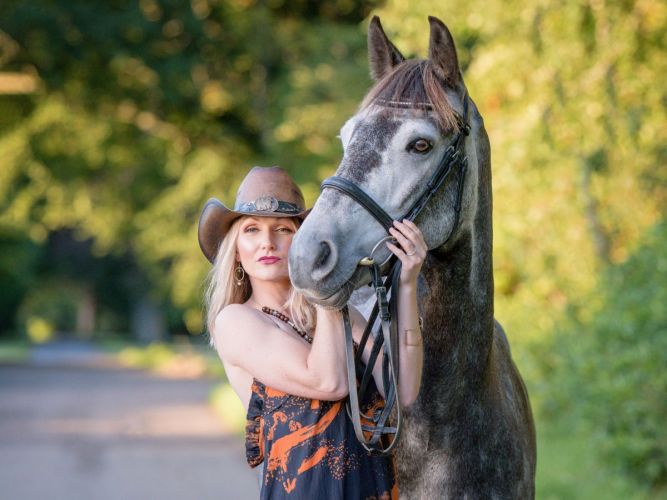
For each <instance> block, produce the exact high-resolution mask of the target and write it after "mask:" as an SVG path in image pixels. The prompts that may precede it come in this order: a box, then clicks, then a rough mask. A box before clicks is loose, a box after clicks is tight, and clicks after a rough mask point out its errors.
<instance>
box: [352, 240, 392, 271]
mask: <svg viewBox="0 0 667 500" xmlns="http://www.w3.org/2000/svg"><path fill="white" fill-rule="evenodd" d="M387 241H391V242H392V243H393V244H394V245H395V244H396V243H398V242H397V241H396V238H394V237H393V236H385V237H384V238H382V239H381V240H380V241H378V242H377V243H376V244H375V246H374V247H373V250H371V254H370V255H369V256H368V257H364V258H363V259H361V260H360V261H359V265H360V266H372V265H373V264H375V259H373V254H375V252H377V250H378V249H379V248H380V246H381V245H382V244H383V243H385V242H387ZM391 256H392V254H391V252H390V253H389V257H387V259H386V260H385V261H384V262H383V263H382V264H381V266H380V267H382V266H384V265H385V264H386V263H387V262H388V261H389V259H391Z"/></svg>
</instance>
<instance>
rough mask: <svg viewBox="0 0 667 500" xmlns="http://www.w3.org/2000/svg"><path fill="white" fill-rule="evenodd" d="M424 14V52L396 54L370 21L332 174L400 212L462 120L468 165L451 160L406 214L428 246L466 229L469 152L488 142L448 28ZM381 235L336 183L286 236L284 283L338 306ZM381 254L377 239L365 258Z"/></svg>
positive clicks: (471, 184) (473, 168) (473, 180)
mask: <svg viewBox="0 0 667 500" xmlns="http://www.w3.org/2000/svg"><path fill="white" fill-rule="evenodd" d="M429 21H430V25H431V35H430V48H429V58H428V59H427V60H416V59H412V60H405V59H404V57H403V56H402V55H401V53H400V52H399V51H398V50H397V49H396V47H395V46H394V45H393V44H392V43H391V42H390V41H389V39H388V38H387V36H386V35H385V33H384V31H383V30H382V26H381V25H380V21H379V19H378V18H377V17H376V18H373V20H372V21H371V25H370V28H369V32H368V44H369V59H370V65H371V75H372V76H373V78H374V80H375V81H376V83H375V85H374V87H373V88H372V89H371V90H370V92H369V93H368V95H367V96H366V99H365V100H364V102H363V103H362V105H361V107H360V110H359V112H358V113H357V114H356V115H354V116H353V117H352V118H350V119H349V120H348V121H347V123H345V125H344V126H343V128H342V129H341V132H340V138H341V141H342V143H343V149H344V155H343V159H342V161H341V163H340V165H339V167H338V170H337V171H336V176H338V177H341V178H343V179H347V180H348V181H350V182H352V183H354V184H355V185H356V186H358V187H359V188H361V189H362V190H363V191H365V192H366V193H367V194H368V195H369V196H370V197H371V198H372V199H374V200H375V201H376V202H377V203H378V204H379V205H380V206H381V207H382V208H383V209H384V210H385V211H386V213H387V214H389V215H390V216H391V217H392V218H394V219H398V218H401V217H403V216H405V215H406V213H407V212H408V211H409V210H410V209H411V208H412V207H413V205H414V204H415V203H417V202H418V200H419V199H420V197H421V196H422V195H423V194H424V192H425V191H426V190H427V189H428V188H427V183H428V181H429V180H430V179H431V178H432V177H433V175H434V174H435V172H436V171H438V168H439V167H440V165H441V163H442V160H443V158H444V157H445V155H446V150H447V148H448V147H449V146H452V145H453V143H455V142H456V139H457V138H458V137H459V136H460V135H461V134H463V132H462V128H463V127H465V126H466V123H467V124H469V125H470V126H471V129H472V134H471V135H470V136H469V137H464V136H462V135H461V140H460V143H459V150H460V151H459V153H460V155H461V157H463V156H466V157H467V160H468V167H467V172H466V173H465V174H464V173H463V171H462V170H461V169H459V168H454V169H453V170H452V172H451V173H450V174H451V175H449V176H448V177H447V178H446V179H445V181H444V182H443V183H442V185H441V186H440V187H439V189H438V190H437V191H436V192H435V193H434V195H433V196H432V198H431V199H430V200H429V202H428V203H427V204H426V206H425V208H424V209H423V210H422V211H421V212H420V214H419V216H418V217H417V219H416V221H415V222H416V223H417V225H418V226H419V227H420V228H421V230H422V232H423V234H424V237H425V239H426V243H427V244H428V247H429V249H436V248H440V247H443V245H444V246H449V245H452V244H454V242H455V241H456V240H457V238H458V236H459V234H461V232H462V231H465V230H466V229H469V227H470V220H471V218H472V217H473V212H474V208H475V205H476V202H475V200H474V198H475V197H476V194H475V193H476V192H477V182H478V172H477V164H478V155H479V154H486V155H487V163H488V144H487V142H486V141H485V140H482V141H479V139H477V142H480V144H479V145H477V144H476V137H479V136H480V134H483V138H484V139H485V138H486V135H485V134H484V132H483V125H482V122H481V118H480V117H479V115H478V114H477V112H476V109H475V107H474V104H472V102H471V101H469V98H468V97H467V93H466V89H465V86H464V84H463V79H462V77H461V73H460V70H459V65H458V58H457V55H456V48H455V46H454V41H453V39H452V36H451V34H450V32H449V30H448V29H447V27H446V26H445V25H444V24H443V23H442V22H441V21H439V20H438V19H435V18H432V17H431V18H429ZM466 100H468V101H469V104H467V105H466V104H465V101H466ZM466 108H468V109H467V110H466ZM466 111H467V112H466ZM466 115H467V116H466ZM480 147H481V148H482V150H480V151H477V148H480ZM450 152H451V151H450ZM459 184H460V185H459ZM457 200H462V202H460V203H459V201H457ZM459 205H460V209H461V210H460V217H458V216H457V215H456V213H457V208H458V207H459ZM385 236H387V232H386V230H385V228H383V226H382V225H381V224H380V223H379V222H378V221H377V220H376V219H375V218H373V217H372V216H371V215H370V214H369V212H368V211H367V210H366V209H364V208H363V207H362V206H361V205H360V204H359V203H358V202H357V201H355V200H353V199H352V198H350V197H349V196H347V195H346V194H344V193H342V192H340V191H338V190H336V189H325V190H323V192H322V194H321V196H320V197H319V199H318V200H317V202H316V203H315V206H314V207H313V209H312V212H311V213H310V215H309V216H308V218H307V219H306V220H305V222H304V224H303V225H302V226H301V228H300V229H299V231H298V232H297V234H296V236H295V238H294V240H293V243H292V248H291V250H290V259H289V263H290V276H291V279H292V283H293V284H294V286H295V287H296V288H297V289H298V290H300V291H302V292H304V293H306V295H308V296H309V297H310V298H312V299H313V300H314V301H315V302H318V303H321V304H324V305H327V306H330V307H342V306H343V305H344V304H345V303H346V302H347V299H348V298H349V296H350V294H351V293H352V291H353V290H354V289H355V288H357V287H359V286H361V285H362V284H365V283H368V282H369V273H368V271H367V268H364V267H359V266H358V264H359V262H360V260H361V259H362V258H364V257H366V256H369V254H370V253H371V250H372V249H373V247H374V246H375V245H376V244H377V243H378V241H380V240H381V239H382V238H384V237H385ZM388 255H389V250H388V249H387V248H386V246H384V245H381V247H380V248H379V250H378V251H377V252H376V254H375V255H373V257H374V258H375V259H376V261H378V260H379V261H382V260H383V259H385V258H386V257H387V256H388Z"/></svg>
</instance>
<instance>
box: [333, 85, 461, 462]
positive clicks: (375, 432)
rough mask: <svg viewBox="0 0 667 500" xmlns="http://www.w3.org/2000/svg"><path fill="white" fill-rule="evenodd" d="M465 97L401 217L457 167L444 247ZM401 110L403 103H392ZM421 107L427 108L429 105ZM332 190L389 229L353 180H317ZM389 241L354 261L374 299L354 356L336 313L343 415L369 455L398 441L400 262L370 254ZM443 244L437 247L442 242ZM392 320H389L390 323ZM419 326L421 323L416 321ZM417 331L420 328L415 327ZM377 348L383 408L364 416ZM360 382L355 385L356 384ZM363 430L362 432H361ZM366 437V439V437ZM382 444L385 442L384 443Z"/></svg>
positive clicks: (414, 211)
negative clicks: (341, 344)
mask: <svg viewBox="0 0 667 500" xmlns="http://www.w3.org/2000/svg"><path fill="white" fill-rule="evenodd" d="M468 101H469V98H468V94H467V93H466V94H465V96H464V98H463V117H461V116H459V123H460V129H459V132H458V134H457V135H456V137H455V138H454V140H453V141H452V143H451V144H450V145H449V146H448V147H447V149H446V150H445V152H444V154H443V157H442V159H441V161H440V163H439V164H438V167H437V169H436V171H435V172H434V173H433V175H432V176H431V178H430V179H429V181H428V182H427V184H426V189H425V190H424V192H423V193H422V194H421V196H420V197H419V198H418V199H417V200H416V201H415V202H414V203H413V205H412V206H411V207H410V209H409V210H408V211H407V213H406V214H405V216H404V217H402V218H401V219H399V220H402V219H408V220H410V221H414V220H415V219H416V218H417V216H418V215H419V213H420V212H421V211H422V210H423V209H424V207H425V206H426V204H427V203H428V202H429V200H430V199H431V198H432V197H433V195H434V194H435V193H437V192H438V190H439V189H440V186H442V184H443V183H444V182H445V181H446V180H447V178H448V177H449V176H450V174H451V173H452V172H453V171H454V170H455V169H456V167H458V170H459V175H458V185H457V190H456V203H455V206H454V223H453V224H452V228H451V229H450V231H449V234H448V235H447V239H446V240H445V242H444V243H447V242H448V241H449V240H450V238H451V237H452V235H453V234H454V232H455V231H456V229H457V228H458V226H459V222H460V215H461V202H462V200H461V198H462V196H463V184H464V180H465V173H466V168H467V164H468V158H467V157H466V156H465V154H464V153H465V151H464V142H465V137H466V136H467V135H468V134H469V133H470V125H469V124H468V106H469V104H468ZM383 104H385V105H389V106H394V107H395V106H396V105H397V104H396V103H393V102H389V103H383ZM398 104H400V105H401V106H399V107H405V106H402V104H404V103H398ZM425 107H428V108H430V107H431V106H430V105H427V106H425ZM327 188H329V189H335V190H337V191H340V192H341V193H344V194H346V195H347V196H349V197H350V198H352V199H353V200H354V201H356V202H357V203H358V204H359V205H361V206H362V207H364V209H366V211H367V212H368V213H369V214H370V215H372V216H373V218H375V220H377V221H378V222H379V223H380V224H381V225H382V227H383V228H384V229H385V231H387V234H389V228H391V227H393V219H392V217H391V216H390V215H389V214H388V213H387V212H386V211H385V210H384V209H383V208H382V207H381V206H380V205H379V204H378V203H377V202H376V201H375V200H374V199H373V198H371V197H370V196H369V195H368V194H367V193H365V192H364V191H363V190H362V189H361V188H360V187H359V186H357V185H356V184H354V183H353V182H351V181H349V180H348V179H345V178H343V177H339V176H333V177H329V178H328V179H325V180H324V182H322V186H321V189H322V190H324V189H327ZM390 239H393V238H392V237H391V236H386V237H384V238H382V239H381V240H380V241H379V242H378V243H377V244H376V245H375V247H374V248H373V249H372V251H371V252H370V254H369V255H368V256H367V257H364V258H363V259H361V261H360V262H359V265H361V266H367V267H369V268H370V272H371V278H372V281H371V284H372V285H373V288H374V290H375V295H376V298H377V301H376V303H375V305H374V306H373V310H372V311H371V314H370V316H369V318H368V323H367V324H366V328H365V330H364V333H363V335H362V337H361V341H360V342H359V347H358V349H357V353H356V355H355V353H354V345H353V342H352V326H351V323H350V316H349V311H348V309H347V306H345V307H344V308H343V310H342V313H343V325H344V330H345V353H346V360H347V378H348V387H349V398H348V401H347V404H346V407H347V412H348V415H349V416H350V419H351V420H352V424H353V426H354V431H355V434H356V436H357V439H358V440H359V442H360V443H361V444H362V446H363V447H364V448H365V449H366V450H367V451H369V452H371V453H373V454H379V455H386V454H388V453H389V452H390V451H391V450H392V448H393V447H394V446H395V445H396V443H397V442H398V438H399V436H400V432H401V407H400V402H399V397H398V376H399V373H398V372H399V360H398V355H399V350H398V307H397V297H398V287H399V276H400V273H401V261H400V260H398V259H397V258H396V256H395V255H390V258H389V259H387V261H385V262H383V263H377V262H375V259H374V254H375V252H376V251H377V250H378V249H379V248H381V247H382V244H383V243H384V242H385V241H388V240H390ZM444 243H443V244H444ZM386 263H390V268H389V271H388V273H387V276H386V277H384V279H383V276H382V268H383V267H384V265H385V264H386ZM391 288H393V289H394V291H393V292H392V293H391V296H390V297H389V299H387V292H389V290H390V289H391ZM378 316H379V319H380V328H381V330H380V331H377V332H376V333H374V334H373V346H372V348H371V354H370V356H369V359H368V363H367V364H366V365H365V366H364V365H363V363H362V359H361V355H362V353H363V352H364V348H365V347H366V343H367V341H368V339H369V336H370V333H371V331H372V329H373V327H374V325H375V323H376V320H377V319H378ZM392 318H393V321H392ZM420 323H421V321H420ZM420 327H421V324H420ZM383 346H384V349H383V357H382V381H383V385H384V393H385V402H386V404H385V406H384V408H382V410H381V411H377V412H375V414H373V415H365V414H362V413H361V410H360V407H359V401H364V397H365V395H366V390H367V388H368V383H369V382H370V379H371V377H372V375H373V366H375V362H376V361H377V357H378V355H379V353H380V349H382V348H383ZM358 380H360V381H361V382H360V383H359V384H357V381H358ZM394 406H395V407H396V426H395V427H389V426H387V422H388V419H389V416H390V414H391V411H392V409H393V408H394ZM362 418H363V420H364V421H366V422H370V423H369V424H362V423H361V419H362ZM364 432H365V433H366V434H364ZM388 434H393V436H394V437H393V439H392V440H391V443H389V444H388V445H385V443H383V442H382V438H383V437H384V436H386V435H388ZM367 436H368V437H367ZM385 442H386V440H385Z"/></svg>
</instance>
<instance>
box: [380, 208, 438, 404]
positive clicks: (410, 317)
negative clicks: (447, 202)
mask: <svg viewBox="0 0 667 500" xmlns="http://www.w3.org/2000/svg"><path fill="white" fill-rule="evenodd" d="M389 232H390V233H391V235H392V236H394V237H395V238H396V239H397V240H398V242H399V243H400V245H401V248H398V247H397V246H395V245H392V244H391V243H387V246H388V247H389V249H390V250H391V251H392V252H393V253H394V254H395V255H396V256H397V257H398V258H399V259H400V260H401V264H402V266H401V276H400V278H399V281H400V286H399V291H398V297H397V299H398V301H397V306H398V346H399V379H398V389H399V395H400V401H399V403H400V404H401V406H409V405H411V404H412V403H414V402H415V400H416V399H417V396H418V395H419V387H420V385H421V378H422V368H423V364H424V348H423V346H422V334H421V328H420V324H419V323H420V322H419V308H418V307H417V276H419V271H420V270H421V267H422V264H423V263H424V259H425V258H426V252H427V251H428V248H427V246H426V242H425V241H424V237H423V236H422V233H421V231H420V230H419V228H418V227H417V226H416V225H415V224H414V223H413V222H411V221H409V220H407V219H404V220H403V222H398V221H394V227H393V228H391V229H390V230H389Z"/></svg>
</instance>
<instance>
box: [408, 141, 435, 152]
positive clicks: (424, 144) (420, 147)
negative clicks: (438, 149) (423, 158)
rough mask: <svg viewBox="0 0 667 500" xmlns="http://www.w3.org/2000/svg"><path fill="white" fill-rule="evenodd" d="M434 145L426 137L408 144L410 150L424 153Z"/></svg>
mask: <svg viewBox="0 0 667 500" xmlns="http://www.w3.org/2000/svg"><path fill="white" fill-rule="evenodd" d="M432 147H433V144H431V143H430V142H429V141H427V140H426V139H417V140H416V141H414V142H412V143H411V144H410V145H409V146H408V151H414V152H415V153H420V154H424V153H428V152H429V151H430V150H431V148H432Z"/></svg>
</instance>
